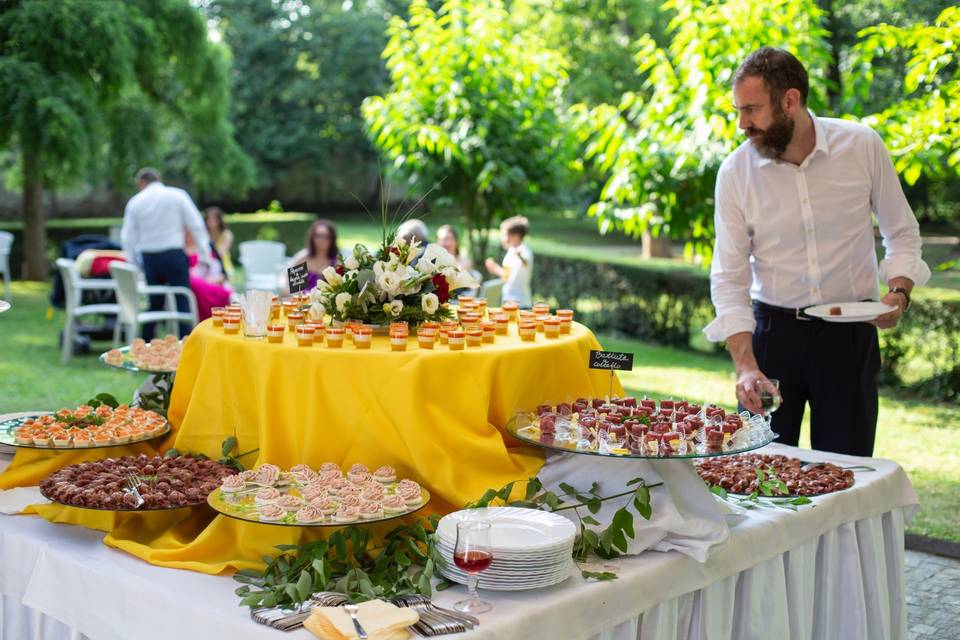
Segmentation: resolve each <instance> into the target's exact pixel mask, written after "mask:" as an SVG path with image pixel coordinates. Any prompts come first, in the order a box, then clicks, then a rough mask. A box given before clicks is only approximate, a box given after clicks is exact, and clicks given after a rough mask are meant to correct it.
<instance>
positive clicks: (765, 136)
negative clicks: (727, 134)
mask: <svg viewBox="0 0 960 640" xmlns="http://www.w3.org/2000/svg"><path fill="white" fill-rule="evenodd" d="M795 126H796V124H795V123H794V121H793V118H791V117H790V116H788V115H787V114H786V113H785V112H784V110H783V109H781V108H780V107H779V106H777V107H776V108H775V109H774V113H773V124H771V125H770V126H769V127H767V128H766V129H764V130H763V131H761V130H760V129H754V128H752V127H751V128H749V129H747V131H746V133H747V135H748V136H750V141H751V142H752V143H753V146H754V148H755V149H756V150H757V153H759V154H760V155H761V156H763V157H764V158H770V159H771V160H777V159H779V158H780V156H782V155H783V152H784V151H786V150H787V145H789V144H790V141H791V140H793V129H794V127H795Z"/></svg>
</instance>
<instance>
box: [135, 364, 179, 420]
mask: <svg viewBox="0 0 960 640" xmlns="http://www.w3.org/2000/svg"><path fill="white" fill-rule="evenodd" d="M153 386H154V388H155V389H156V391H150V392H149V393H141V394H140V400H139V405H140V408H141V409H147V410H148V411H155V412H157V413H159V414H160V415H162V416H163V417H165V418H166V417H167V411H168V410H169V409H170V396H171V394H172V393H173V374H172V373H157V374H155V375H154V376H153Z"/></svg>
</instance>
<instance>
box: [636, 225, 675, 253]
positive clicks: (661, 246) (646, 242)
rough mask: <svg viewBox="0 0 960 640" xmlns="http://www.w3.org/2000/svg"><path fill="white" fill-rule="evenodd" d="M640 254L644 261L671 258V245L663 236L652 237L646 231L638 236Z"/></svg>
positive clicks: (668, 239) (647, 230) (648, 231)
mask: <svg viewBox="0 0 960 640" xmlns="http://www.w3.org/2000/svg"><path fill="white" fill-rule="evenodd" d="M640 252H641V257H642V258H643V259H644V260H649V259H650V258H671V257H673V245H672V243H671V242H670V238H668V237H667V236H665V235H659V236H654V235H653V234H652V233H650V230H649V229H646V230H645V231H644V232H643V234H642V235H641V236H640Z"/></svg>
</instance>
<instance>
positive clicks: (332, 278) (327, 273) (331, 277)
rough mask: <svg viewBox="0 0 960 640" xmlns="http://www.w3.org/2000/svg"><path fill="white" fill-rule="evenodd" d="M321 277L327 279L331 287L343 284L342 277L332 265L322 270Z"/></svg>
mask: <svg viewBox="0 0 960 640" xmlns="http://www.w3.org/2000/svg"><path fill="white" fill-rule="evenodd" d="M322 275H323V279H324V280H326V281H327V284H328V285H330V286H331V287H336V286H338V285H341V284H343V277H342V276H341V275H340V274H339V273H337V270H336V269H335V268H334V267H332V266H331V267H327V268H326V269H324V270H323V271H322Z"/></svg>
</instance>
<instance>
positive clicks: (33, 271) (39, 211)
mask: <svg viewBox="0 0 960 640" xmlns="http://www.w3.org/2000/svg"><path fill="white" fill-rule="evenodd" d="M41 166H42V165H41V157H40V150H39V149H36V148H35V147H32V146H31V145H25V146H24V147H23V266H22V275H23V279H24V280H38V281H45V280H46V279H47V276H48V273H47V256H46V253H47V222H46V220H44V219H43V172H42V169H41Z"/></svg>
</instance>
